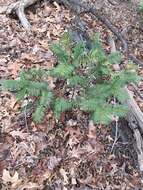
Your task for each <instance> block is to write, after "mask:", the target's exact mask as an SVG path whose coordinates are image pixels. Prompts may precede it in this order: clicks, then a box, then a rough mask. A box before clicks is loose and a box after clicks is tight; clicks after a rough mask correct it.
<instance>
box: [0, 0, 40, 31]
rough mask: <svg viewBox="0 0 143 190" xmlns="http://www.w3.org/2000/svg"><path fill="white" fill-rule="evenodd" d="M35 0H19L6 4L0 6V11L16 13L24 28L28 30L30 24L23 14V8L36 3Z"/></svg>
mask: <svg viewBox="0 0 143 190" xmlns="http://www.w3.org/2000/svg"><path fill="white" fill-rule="evenodd" d="M37 1H39V0H21V1H18V2H16V3H13V4H10V5H8V6H4V7H1V8H0V13H1V14H2V13H6V14H12V13H16V14H17V16H18V18H19V20H20V22H21V24H22V26H23V27H24V28H25V30H27V31H30V28H31V26H30V23H29V22H28V20H27V18H26V16H25V13H24V9H25V8H27V7H29V6H31V5H32V4H34V3H36V2H37Z"/></svg>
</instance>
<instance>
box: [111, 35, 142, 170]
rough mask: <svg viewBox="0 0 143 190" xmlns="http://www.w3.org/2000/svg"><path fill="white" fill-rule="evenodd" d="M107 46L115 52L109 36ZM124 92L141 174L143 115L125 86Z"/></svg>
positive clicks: (115, 65) (116, 67)
mask: <svg viewBox="0 0 143 190" xmlns="http://www.w3.org/2000/svg"><path fill="white" fill-rule="evenodd" d="M109 44H110V47H111V52H115V51H116V46H115V42H114V40H113V38H112V37H111V36H110V38H109ZM114 69H115V70H116V69H117V71H118V70H119V69H120V66H119V64H118V63H116V64H114ZM124 91H125V93H126V94H127V96H128V98H127V100H126V101H125V102H124V103H125V104H126V105H127V107H128V109H129V111H128V114H127V117H126V119H127V121H128V123H129V127H130V128H131V129H132V131H133V134H134V138H135V140H136V147H137V149H136V153H137V156H138V164H139V169H140V171H141V172H143V139H142V136H141V132H142V133H143V113H142V111H141V110H140V108H139V106H138V105H137V103H136V101H135V100H134V98H133V94H132V92H131V91H130V90H129V89H128V87H127V86H125V87H124ZM140 131H141V132H140Z"/></svg>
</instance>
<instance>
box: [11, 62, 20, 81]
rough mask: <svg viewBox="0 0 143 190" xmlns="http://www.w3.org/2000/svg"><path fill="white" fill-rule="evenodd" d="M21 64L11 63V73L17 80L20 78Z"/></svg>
mask: <svg viewBox="0 0 143 190" xmlns="http://www.w3.org/2000/svg"><path fill="white" fill-rule="evenodd" d="M20 66H21V65H20V64H19V63H18V62H14V63H12V62H11V63H10V64H9V65H8V70H9V71H10V73H11V75H12V77H13V78H14V79H15V78H17V76H18V73H19V70H20Z"/></svg>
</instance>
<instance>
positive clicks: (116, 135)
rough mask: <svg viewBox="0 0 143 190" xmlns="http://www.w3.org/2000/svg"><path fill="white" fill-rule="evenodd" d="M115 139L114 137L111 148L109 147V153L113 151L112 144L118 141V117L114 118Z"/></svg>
mask: <svg viewBox="0 0 143 190" xmlns="http://www.w3.org/2000/svg"><path fill="white" fill-rule="evenodd" d="M115 130H116V132H115V139H114V142H113V145H112V148H111V153H112V152H113V149H114V146H115V144H116V142H117V141H118V118H116V120H115Z"/></svg>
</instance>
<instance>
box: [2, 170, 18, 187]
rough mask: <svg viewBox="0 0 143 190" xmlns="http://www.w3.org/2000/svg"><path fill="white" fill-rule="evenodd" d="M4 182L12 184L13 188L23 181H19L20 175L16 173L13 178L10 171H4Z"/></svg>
mask: <svg viewBox="0 0 143 190" xmlns="http://www.w3.org/2000/svg"><path fill="white" fill-rule="evenodd" d="M2 180H3V182H4V183H8V182H10V183H12V185H13V186H16V184H18V183H19V182H21V180H20V179H19V174H18V172H17V171H16V172H15V173H14V175H13V176H11V175H10V173H9V171H8V170H6V169H4V170H3V174H2Z"/></svg>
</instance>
